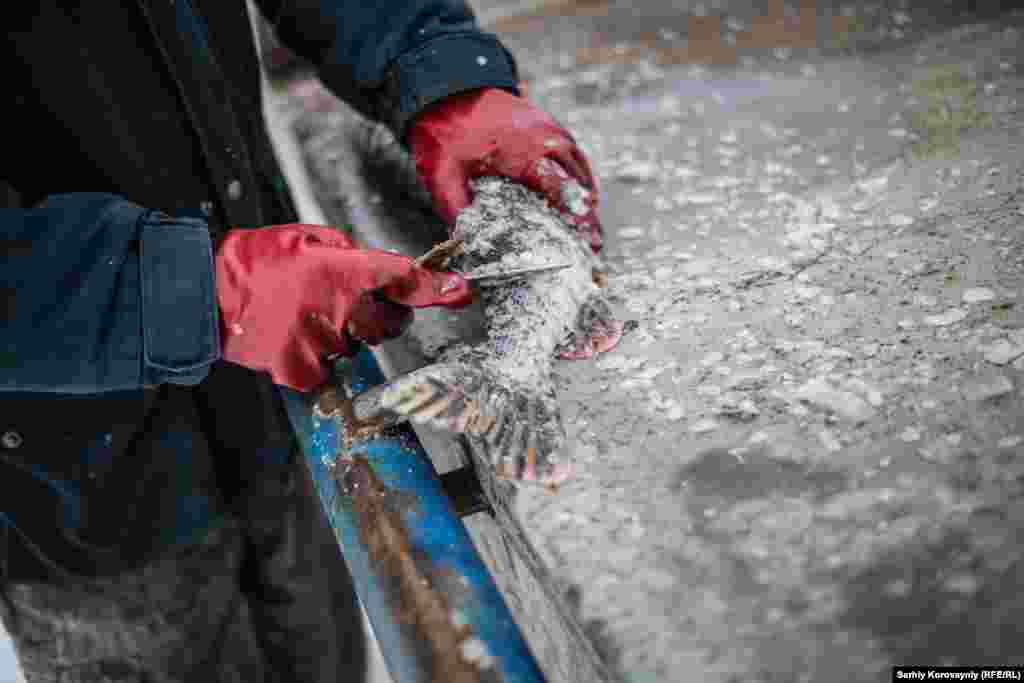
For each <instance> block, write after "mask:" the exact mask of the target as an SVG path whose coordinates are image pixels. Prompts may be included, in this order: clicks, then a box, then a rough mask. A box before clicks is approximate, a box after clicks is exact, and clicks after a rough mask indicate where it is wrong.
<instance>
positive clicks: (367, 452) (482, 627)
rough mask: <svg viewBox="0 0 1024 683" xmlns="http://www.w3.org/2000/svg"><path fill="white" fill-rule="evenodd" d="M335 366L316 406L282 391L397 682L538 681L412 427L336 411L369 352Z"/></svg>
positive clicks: (364, 376)
mask: <svg viewBox="0 0 1024 683" xmlns="http://www.w3.org/2000/svg"><path fill="white" fill-rule="evenodd" d="M337 370H338V373H337V374H338V376H339V378H340V379H342V382H341V383H340V384H339V385H338V386H336V387H334V388H333V393H332V392H328V393H327V394H322V395H321V397H320V399H319V400H320V404H319V405H318V404H317V403H316V402H317V400H318V399H317V398H316V397H311V396H304V395H302V394H299V393H298V392H294V391H290V390H287V389H283V390H282V392H283V394H284V399H285V404H286V406H287V408H288V412H289V417H290V418H291V420H292V423H293V425H294V427H295V429H296V431H297V433H298V434H299V438H300V440H301V442H302V446H303V451H304V453H305V455H306V462H307V464H308V466H309V468H310V471H311V473H312V475H313V480H314V481H315V483H316V487H317V490H318V493H319V495H320V500H321V503H322V504H323V506H324V510H325V511H326V513H327V516H328V519H329V521H330V524H331V527H332V528H333V529H334V532H335V535H336V536H337V538H338V541H339V544H340V546H341V548H342V552H343V554H344V556H345V560H346V562H347V563H348V566H349V568H350V570H351V572H352V575H353V579H354V581H355V585H356V591H357V593H358V594H359V598H360V600H361V601H362V603H363V606H364V608H365V609H366V612H367V614H368V615H369V618H370V622H371V624H372V625H373V630H374V634H375V635H376V637H377V639H378V641H379V642H380V645H381V650H382V652H383V654H384V659H385V661H386V663H387V666H388V669H389V670H390V672H391V675H392V677H393V679H394V681H395V683H428V682H429V683H484V682H486V683H491V682H494V683H497V682H505V683H541V682H543V681H544V680H545V679H544V676H543V674H542V673H541V670H540V668H539V666H538V664H537V662H536V660H535V659H534V657H533V655H532V654H531V653H530V650H529V648H528V646H527V644H526V641H525V639H524V638H523V635H522V633H521V632H520V630H519V627H518V626H517V625H516V623H515V621H514V620H513V617H512V614H511V613H510V612H509V610H508V607H507V606H506V604H505V602H504V599H503V598H502V596H501V593H500V592H499V591H498V587H497V585H496V584H495V582H494V579H493V578H492V577H491V575H490V573H489V571H488V569H487V567H486V566H485V564H484V563H483V560H482V559H481V558H480V556H479V554H478V553H477V551H476V549H475V547H474V545H473V542H472V541H471V539H470V536H469V533H468V532H467V530H466V527H465V526H464V525H463V523H462V521H461V519H460V518H459V515H458V512H457V511H456V508H455V506H454V505H453V502H452V499H451V498H450V497H449V496H448V495H447V494H446V493H445V490H444V486H443V483H442V480H441V478H440V477H439V476H438V475H437V473H436V472H435V470H434V467H433V465H432V464H431V461H430V459H429V457H427V454H426V453H425V451H424V450H423V447H422V446H421V445H420V442H419V440H418V439H417V437H416V434H415V433H414V432H413V431H412V429H411V428H410V427H409V426H408V425H397V426H390V427H386V428H383V429H376V430H373V429H369V430H367V429H359V428H358V425H353V424H352V420H351V419H349V418H346V416H345V412H346V411H344V410H338V406H339V404H341V405H343V403H344V396H345V395H346V393H347V392H352V393H360V392H362V391H365V390H366V389H368V388H369V387H372V386H375V385H378V384H380V383H382V382H384V375H383V374H382V372H381V370H380V368H379V366H378V364H377V361H376V359H375V358H374V356H373V354H371V353H370V352H369V351H368V350H366V349H363V350H361V351H360V353H358V354H357V355H356V356H355V358H354V359H352V360H342V361H340V362H339V365H338V366H337ZM346 384H347V386H346ZM339 392H340V394H341V396H340V397H339ZM324 404H330V405H327V406H326V407H325V405H324ZM457 479H463V480H464V479H465V477H458V478H455V479H453V478H451V477H449V480H451V481H457ZM466 495H469V496H470V497H472V494H466Z"/></svg>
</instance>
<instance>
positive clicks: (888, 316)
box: [498, 2, 1024, 682]
mask: <svg viewBox="0 0 1024 683" xmlns="http://www.w3.org/2000/svg"><path fill="white" fill-rule="evenodd" d="M579 4H580V5H585V7H583V9H581V10H580V11H576V12H568V13H566V14H567V16H562V17H560V16H558V13H557V12H553V13H551V14H549V15H548V16H544V17H543V18H542V19H522V18H520V19H517V20H515V21H506V22H505V23H504V24H499V25H498V27H499V29H500V28H501V27H502V26H504V27H505V32H503V33H501V35H502V36H503V38H504V39H505V40H506V42H507V43H508V45H509V46H510V48H511V49H512V50H513V51H514V52H515V53H516V54H517V56H518V57H519V59H520V63H521V66H522V69H523V72H524V76H525V78H526V80H527V82H528V88H529V93H530V96H531V97H532V98H533V99H535V100H536V101H538V102H539V103H540V104H541V105H542V106H544V107H545V108H547V109H548V110H549V111H551V112H553V113H554V114H555V115H556V116H557V117H558V118H559V119H560V120H562V121H563V122H564V123H566V124H567V125H568V126H569V127H570V128H571V129H572V130H573V131H574V132H575V133H576V134H577V136H578V138H579V139H580V141H581V143H582V144H583V145H584V146H585V149H586V150H587V152H588V154H589V155H590V158H591V160H592V161H593V162H594V165H595V167H596V170H597V172H598V175H599V177H600V180H601V183H602V188H601V189H602V197H603V201H602V217H603V219H604V223H605V227H606V232H607V234H608V238H607V243H608V257H609V261H610V264H611V268H612V277H611V288H612V291H613V293H614V294H615V295H616V297H617V305H618V307H619V312H620V313H621V315H622V316H623V317H626V318H630V319H635V320H637V321H638V322H639V324H640V327H639V329H638V330H637V332H635V333H634V334H633V335H631V336H630V337H628V338H627V339H626V340H624V342H623V343H622V345H621V346H620V348H619V349H617V350H615V351H614V352H612V353H610V354H607V355H605V356H603V357H600V358H598V359H596V360H595V361H588V362H582V363H564V364H560V365H559V368H558V373H559V380H560V390H561V393H560V396H561V398H562V403H563V409H564V411H565V416H566V419H567V422H568V424H569V429H570V436H571V438H573V439H574V440H575V441H576V444H577V461H578V464H579V468H578V469H579V470H580V475H579V476H578V478H577V479H576V480H575V481H574V482H571V483H569V484H568V485H566V486H564V487H563V488H562V490H561V491H560V492H559V493H558V495H557V496H550V495H545V494H542V493H539V492H535V491H531V490H526V489H524V490H523V492H522V493H521V495H520V497H519V509H520V513H521V514H522V516H523V518H524V520H525V521H526V523H527V525H528V526H529V530H530V532H531V533H532V534H533V536H534V540H535V541H536V542H537V544H538V545H540V546H541V547H543V548H544V549H545V552H546V553H547V556H548V560H549V562H550V563H551V565H552V566H553V567H555V568H557V569H558V571H559V572H560V573H561V575H562V576H564V577H565V579H566V580H567V581H569V582H572V583H574V584H576V585H578V586H579V590H578V594H579V600H580V606H581V610H582V611H583V613H584V615H585V616H586V617H587V618H589V619H592V620H593V621H592V623H591V627H592V629H593V630H594V631H595V632H596V633H598V634H599V637H600V639H601V642H602V643H604V645H605V647H606V648H607V649H608V650H609V652H610V653H611V654H612V655H614V656H616V657H617V658H618V663H619V666H620V668H621V669H622V671H623V672H624V674H625V675H626V676H627V678H628V679H629V680H632V681H638V682H639V681H645V682H646V681H673V682H676V681H678V682H686V681H832V680H843V681H881V680H888V678H889V667H891V666H893V665H897V664H909V663H920V664H932V665H976V664H991V665H996V664H1001V665H1006V664H1016V665H1021V664H1024V654H1021V653H1022V652H1024V650H1022V649H1021V648H1020V647H1019V645H1018V642H1019V637H1018V633H1019V626H1018V625H1019V622H1020V620H1021V617H1022V615H1024V612H1022V608H1024V599H1022V598H1021V595H1022V590H1021V589H1022V588H1024V562H1022V552H1024V551H1022V550H1021V547H1022V546H1021V544H1020V541H1021V536H1022V533H1024V526H1022V516H1021V515H1022V512H1024V504H1022V498H1021V493H1022V491H1024V395H1022V388H1024V383H1022V382H1024V360H1022V359H1024V332H1022V329H1021V328H1022V327H1024V308H1022V307H1024V301H1022V299H1021V297H1022V294H1024V289H1022V287H1024V237H1022V235H1024V233H1022V231H1021V227H1022V223H1024V196H1022V193H1021V182H1022V180H1024V166H1022V159H1024V137H1022V134H1021V131H1022V127H1021V123H1022V117H1021V109H1020V103H1021V101H1022V95H1024V79H1022V76H1024V50H1022V48H1021V45H1022V41H1021V38H1020V31H1021V30H1022V29H1024V15H1021V14H1020V13H1016V14H1015V13H1012V12H1010V13H1004V14H1001V15H999V16H993V15H986V16H982V15H979V14H967V13H965V11H966V9H967V8H966V7H965V6H963V5H962V4H955V3H927V4H926V3H902V4H900V3H875V4H872V5H868V4H864V3H860V4H851V5H849V6H847V7H846V9H845V13H844V9H843V8H842V7H840V6H828V5H826V4H825V3H818V5H817V10H818V17H817V22H818V26H819V27H821V26H826V27H836V26H839V27H846V28H847V29H849V30H848V33H849V34H850V35H843V36H838V38H837V36H835V35H824V34H819V35H818V36H817V42H816V45H815V47H809V46H806V45H805V46H802V47H801V46H799V45H798V46H796V47H788V48H786V49H778V50H776V49H768V48H767V47H765V48H763V49H759V50H758V49H751V50H749V51H748V52H743V51H739V52H737V55H736V56H737V59H736V60H735V65H731V66H715V65H711V66H707V65H694V64H678V63H674V60H675V61H679V60H678V59H676V58H667V57H665V56H663V55H660V54H659V50H661V51H662V52H665V51H666V50H668V49H669V48H679V47H680V46H683V44H684V43H685V37H686V30H687V27H688V17H687V13H688V12H689V11H700V10H701V8H700V7H698V6H697V3H692V4H689V5H685V4H680V3H654V2H650V3H643V2H641V3H635V2H634V3H605V4H604V6H603V9H601V8H598V7H597V5H596V3H579ZM799 4H800V3H793V8H792V11H790V12H788V14H787V16H788V20H789V22H790V25H791V26H792V25H794V22H795V21H796V20H797V19H798V18H799V14H800V12H799V7H798V5H799ZM804 4H806V3H804ZM703 5H704V6H703V11H704V14H705V15H711V14H718V15H720V17H721V19H720V26H721V27H724V29H720V30H724V31H725V32H731V33H733V34H739V33H741V32H742V31H750V30H752V27H753V26H755V25H756V22H757V17H759V16H763V15H765V14H770V12H771V11H772V7H771V5H773V3H770V2H766V3H760V4H759V3H729V2H719V3H704V4H703ZM1002 9H1006V8H1005V7H1004V8H1002ZM835 17H841V20H840V21H838V22H835ZM596 48H601V50H596ZM673 54H674V55H676V56H678V55H679V54H682V53H681V52H680V51H679V50H678V49H677V50H676V51H675V52H674V53H673ZM708 61H710V60H708ZM950 66H952V67H955V68H956V69H958V70H960V71H961V72H962V73H963V74H965V78H966V79H967V80H968V81H970V82H972V83H975V84H976V86H977V87H976V96H977V103H976V104H977V106H978V107H979V109H980V110H983V111H984V112H986V113H988V114H990V115H991V118H990V120H987V124H986V125H981V126H978V127H976V128H972V129H968V130H959V131H956V134H955V137H956V141H957V149H955V150H953V151H952V152H950V153H948V154H946V155H945V156H939V157H935V158H922V157H921V156H920V155H918V154H916V153H915V152H914V149H915V145H917V144H919V143H921V142H922V138H924V137H927V136H928V135H931V134H932V131H931V130H930V129H927V128H923V127H922V126H921V125H920V124H921V120H922V119H920V118H919V116H918V113H919V112H921V111H922V109H923V108H924V107H925V106H926V105H927V104H928V102H930V101H931V100H930V99H929V98H931V95H930V93H929V91H928V90H927V88H925V87H924V86H922V85H921V84H922V83H926V82H931V81H929V79H930V78H932V76H933V74H934V73H935V72H936V69H941V68H944V67H950ZM941 96H942V97H947V98H949V97H951V95H949V93H945V94H942V95H941ZM972 97H973V95H972ZM961 105H962V103H961V104H955V103H954V104H952V105H950V106H951V107H953V108H954V109H955V108H956V107H957V106H961ZM971 106H974V105H973V104H972V105H971Z"/></svg>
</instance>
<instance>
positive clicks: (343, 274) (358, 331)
mask: <svg viewBox="0 0 1024 683" xmlns="http://www.w3.org/2000/svg"><path fill="white" fill-rule="evenodd" d="M216 261H217V300H218V303H219V304H220V311H221V321H222V322H221V325H222V331H223V338H224V342H223V357H224V360H226V361H230V362H232V363H236V364H238V365H244V366H246V367H248V368H251V369H253V370H259V371H267V372H269V373H270V375H271V377H273V379H274V382H275V383H277V384H283V385H285V386H288V387H291V388H293V389H298V390H299V391H308V390H310V389H313V388H315V387H317V386H319V385H321V384H323V383H324V381H326V379H327V366H326V365H325V364H324V362H323V359H324V357H325V356H328V355H332V354H343V355H348V354H351V353H352V352H353V349H352V345H351V344H350V338H353V339H361V340H363V341H366V342H367V343H369V344H378V343H380V341H381V340H383V339H385V338H389V337H395V336H398V335H399V334H401V333H402V331H403V330H404V329H405V328H406V327H407V326H408V324H409V323H410V322H411V320H412V310H411V309H410V308H409V307H410V306H413V307H423V306H435V305H441V306H450V307H453V308H458V307H461V306H464V305H466V304H468V303H469V302H470V301H471V300H472V293H471V291H470V288H469V284H468V283H467V282H466V281H465V280H463V279H462V278H461V277H460V276H458V275H455V274H453V273H437V272H433V271H429V270H427V269H425V268H422V267H420V266H418V265H416V263H415V261H414V260H413V259H411V258H408V257H406V256H399V255H398V254H392V253H391V252H387V251H380V250H377V249H361V248H359V247H358V246H357V245H356V243H355V242H354V241H352V239H351V238H350V237H348V236H346V235H343V234H341V233H339V232H337V231H335V230H333V229H331V228H327V227H322V226H316V225H301V224H294V225H277V226H273V227H267V228H261V229H259V230H231V231H229V232H228V233H227V236H226V237H225V239H224V241H223V243H222V244H221V246H220V248H219V249H218V250H217V255H216Z"/></svg>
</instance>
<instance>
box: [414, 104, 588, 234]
mask: <svg viewBox="0 0 1024 683" xmlns="http://www.w3.org/2000/svg"><path fill="white" fill-rule="evenodd" d="M408 141H409V148H410V150H411V151H412V154H413V157H414V158H415V160H416V169H417V170H418V171H419V174H420V178H422V180H423V182H424V183H425V184H426V186H427V189H428V190H430V193H431V194H432V195H433V197H434V202H435V204H436V206H437V210H438V212H439V213H440V214H441V217H442V218H444V219H445V220H446V221H448V223H449V224H454V223H455V217H456V216H457V215H458V213H459V211H461V210H462V209H464V208H466V207H467V206H469V204H470V202H471V201H472V197H471V196H470V186H469V181H470V180H471V179H473V178H480V177H483V176H490V175H498V176H505V177H506V178H510V179H512V180H514V181H516V182H519V183H522V184H523V185H526V186H527V187H529V188H530V189H532V190H534V191H536V192H538V193H540V194H542V195H544V196H545V197H546V198H547V199H548V201H549V202H550V203H551V204H552V205H553V206H555V207H557V208H558V209H560V210H561V211H562V212H563V214H564V215H565V216H566V218H567V219H568V220H569V222H570V223H571V224H573V225H575V226H576V227H577V228H578V229H579V230H580V233H581V234H582V236H583V237H584V239H586V240H587V241H588V242H589V243H590V245H591V247H592V248H593V249H594V251H595V252H596V251H600V249H601V246H602V243H603V242H602V236H601V223H600V222H599V221H598V219H597V186H596V184H595V180H594V176H593V174H592V173H591V171H590V164H589V162H588V161H587V158H586V157H585V156H584V155H583V152H581V151H580V149H579V148H578V147H577V146H576V141H575V140H573V138H572V135H570V134H569V132H568V131H566V130H565V129H564V128H562V127H561V126H560V125H559V124H558V122H556V121H555V120H554V119H553V118H551V117H550V116H549V115H548V114H546V113H544V112H543V111H541V110H540V109H538V108H537V107H535V106H533V105H532V104H530V102H529V101H528V100H526V99H523V98H521V97H516V96H515V95H512V94H510V93H508V92H506V91H504V90H499V89H497V88H484V89H481V90H470V91H467V92H463V93H459V94H456V95H452V96H451V97H447V98H445V99H444V100H442V101H441V102H439V103H438V104H436V105H435V106H433V107H431V108H429V109H428V110H426V111H425V112H423V113H422V114H420V115H419V116H418V117H417V118H416V120H415V121H414V122H413V124H412V126H411V127H410V130H409V135H408ZM571 179H574V180H577V181H578V182H579V183H580V184H582V185H583V187H584V188H585V189H586V190H587V192H586V193H585V195H583V196H571V194H572V193H571V190H572V186H571V185H567V184H568V183H569V181H570V180H571ZM566 188H568V189H569V192H566ZM567 200H568V201H567Z"/></svg>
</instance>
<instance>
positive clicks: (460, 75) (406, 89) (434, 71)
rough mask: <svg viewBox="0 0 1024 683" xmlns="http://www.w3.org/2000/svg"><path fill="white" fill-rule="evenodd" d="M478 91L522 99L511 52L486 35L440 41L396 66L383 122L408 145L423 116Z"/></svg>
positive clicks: (385, 92)
mask: <svg viewBox="0 0 1024 683" xmlns="http://www.w3.org/2000/svg"><path fill="white" fill-rule="evenodd" d="M477 88H503V89H505V90H509V91H511V92H513V93H514V94H516V95H518V94H519V76H518V71H517V68H516V62H515V59H514V58H513V57H512V55H511V54H510V53H509V51H508V50H506V49H505V46H504V45H502V44H501V42H500V41H499V40H498V39H497V38H496V37H494V36H492V35H489V34H486V33H465V34H454V35H446V36H443V37H440V38H436V39H435V40H432V41H430V42H428V43H426V44H424V45H422V46H421V47H419V48H417V49H416V50H414V51H412V52H410V53H407V54H405V55H402V56H401V57H399V58H398V59H396V60H395V62H394V63H393V64H392V66H391V68H390V69H389V70H388V74H387V76H386V77H385V81H384V84H383V88H382V94H381V101H380V103H379V105H378V114H379V118H380V120H381V121H383V122H384V123H386V124H388V125H389V126H390V127H391V130H392V131H393V132H394V133H395V137H397V138H398V139H399V140H402V141H404V140H405V135H406V133H407V132H408V130H407V128H408V126H409V124H410V123H411V122H412V120H413V118H415V117H416V115H417V114H419V113H420V112H422V111H423V110H424V109H426V108H427V107H429V106H430V105H432V104H434V103H435V102H438V101H439V100H442V99H444V98H445V97H448V96H449V95H455V94H457V93H460V92H464V91H466V90H475V89H477Z"/></svg>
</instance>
